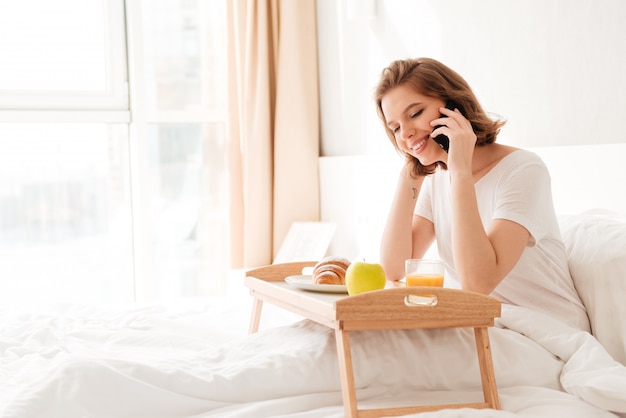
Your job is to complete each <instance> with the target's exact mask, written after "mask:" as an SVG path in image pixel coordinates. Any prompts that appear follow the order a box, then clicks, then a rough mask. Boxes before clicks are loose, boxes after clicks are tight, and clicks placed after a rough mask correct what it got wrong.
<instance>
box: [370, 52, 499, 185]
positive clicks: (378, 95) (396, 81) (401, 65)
mask: <svg viewBox="0 0 626 418" xmlns="http://www.w3.org/2000/svg"><path fill="white" fill-rule="evenodd" d="M404 84H406V85H408V86H411V87H412V88H413V89H415V91H416V92H418V93H420V94H423V95H426V96H429V97H438V98H441V99H442V100H443V101H444V102H447V101H448V100H451V101H452V102H454V104H455V107H456V108H458V109H459V111H460V112H461V113H462V114H463V116H465V117H466V118H467V119H468V120H469V121H470V122H471V124H472V128H473V130H474V133H475V134H476V145H477V146H483V145H486V144H491V143H493V142H495V141H496V138H497V136H498V133H499V132H500V128H501V127H502V125H504V124H505V121H503V120H493V119H491V118H489V116H487V114H486V113H485V111H484V110H483V108H482V106H481V105H480V103H479V102H478V99H477V98H476V96H475V95H474V92H473V91H472V89H471V88H470V86H469V84H467V82H466V81H465V80H464V79H463V77H461V76H460V75H459V74H458V73H457V72H456V71H454V70H452V69H451V68H449V67H447V66H445V65H444V64H442V63H440V62H439V61H437V60H434V59H431V58H415V59H406V60H397V61H393V62H392V63H391V64H390V65H389V66H388V67H387V68H385V69H384V70H383V71H382V73H381V76H380V81H379V82H378V86H376V91H375V94H374V97H375V100H376V110H377V112H378V116H379V117H380V119H381V120H382V121H383V125H384V126H385V131H386V132H387V136H389V139H391V143H392V144H393V146H394V147H395V148H396V150H397V151H398V152H399V153H401V154H403V155H404V156H405V157H406V158H407V160H408V161H411V163H412V165H413V170H412V172H413V175H414V176H423V175H427V174H432V173H434V172H435V169H436V168H437V166H441V167H443V168H444V169H445V168H447V167H446V164H445V163H443V162H441V161H439V162H436V163H434V164H431V165H429V166H424V165H422V164H421V163H420V162H419V161H418V160H417V158H415V157H413V156H411V155H408V154H406V153H404V152H403V151H402V150H400V148H399V147H398V144H397V143H396V139H395V136H394V134H393V132H392V131H391V129H389V128H388V127H387V121H386V120H385V115H384V114H383V110H382V107H381V102H382V99H383V96H384V95H385V94H386V93H387V92H388V91H389V90H391V89H393V88H394V87H397V86H400V85H404Z"/></svg>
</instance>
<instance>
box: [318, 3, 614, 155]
mask: <svg viewBox="0 0 626 418" xmlns="http://www.w3.org/2000/svg"><path fill="white" fill-rule="evenodd" d="M624 22H626V1H623V0H318V28H319V30H318V37H319V54H320V56H319V62H320V88H321V117H322V131H321V132H322V154H323V155H325V156H333V155H354V154H381V153H383V154H388V153H394V151H393V150H392V147H391V146H390V145H389V144H388V142H387V141H388V140H387V138H386V136H385V134H384V132H383V130H382V127H381V125H380V122H379V121H378V118H377V116H376V112H375V108H374V103H373V101H372V92H373V88H374V86H375V84H376V81H377V79H378V75H379V73H380V71H381V70H382V68H384V67H385V66H386V65H387V64H388V63H389V62H391V61H392V60H394V59H399V58H407V57H419V56H430V57H432V58H436V59H438V60H440V61H442V62H444V63H446V64H447V65H449V66H450V67H452V68H453V69H455V70H456V71H458V72H459V73H460V74H461V75H462V76H463V77H465V78H466V80H467V81H468V82H469V83H470V85H471V86H472V87H473V88H474V91H475V92H476V94H477V96H478V98H479V100H480V101H481V102H482V104H483V106H484V107H485V108H486V109H487V110H488V111H490V112H493V113H496V114H500V115H502V116H503V117H505V118H506V119H507V120H508V121H509V122H508V123H507V125H506V126H505V128H504V129H503V131H502V135H501V137H500V139H499V141H500V142H501V143H506V144H510V145H515V146H521V147H531V146H532V147H536V146H557V145H582V144H592V143H621V142H626V133H624V132H623V129H622V127H621V125H622V121H623V120H624V119H625V115H626V77H625V76H624V75H625V74H626V29H624Z"/></svg>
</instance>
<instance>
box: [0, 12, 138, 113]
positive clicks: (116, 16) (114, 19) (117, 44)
mask: <svg viewBox="0 0 626 418" xmlns="http://www.w3.org/2000/svg"><path fill="white" fill-rule="evenodd" d="M103 6H104V8H105V22H104V24H105V31H106V33H105V39H106V55H107V56H106V62H107V63H108V64H109V68H108V71H107V81H106V83H107V88H106V89H105V90H102V91H99V92H98V91H91V92H84V93H80V92H72V91H49V90H46V91H37V90H34V91H28V92H24V91H17V90H0V122H24V121H28V122H33V121H34V122H54V121H60V122H65V121H68V120H72V121H75V120H79V121H81V122H86V121H109V120H110V121H111V122H119V121H126V122H128V121H129V120H130V109H129V97H128V95H129V85H128V78H127V76H126V74H127V63H126V60H127V56H126V40H125V37H126V34H125V29H126V25H125V2H124V0H103ZM120 28H123V30H120ZM90 111H94V112H102V113H99V114H95V115H94V114H87V112H90ZM109 118H110V119H109Z"/></svg>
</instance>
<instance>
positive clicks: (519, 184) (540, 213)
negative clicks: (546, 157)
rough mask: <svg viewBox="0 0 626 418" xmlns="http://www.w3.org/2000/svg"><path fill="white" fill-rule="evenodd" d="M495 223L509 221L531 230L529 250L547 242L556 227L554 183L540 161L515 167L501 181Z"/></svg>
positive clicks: (495, 206)
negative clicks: (546, 237)
mask: <svg viewBox="0 0 626 418" xmlns="http://www.w3.org/2000/svg"><path fill="white" fill-rule="evenodd" d="M494 204H495V205H494V212H493V218H494V219H508V220H511V221H513V222H516V223H518V224H520V225H522V226H523V227H524V228H526V229H527V230H528V232H529V233H530V235H531V239H530V241H529V243H528V245H529V246H533V245H535V243H536V242H537V241H540V240H541V239H543V238H545V236H546V234H547V233H548V231H550V229H551V228H550V225H554V224H555V222H556V219H553V218H554V216H553V212H554V211H553V210H552V207H553V202H552V188H551V179H550V174H549V172H548V169H547V167H546V166H545V164H544V163H543V161H541V160H540V159H539V158H538V157H537V158H536V159H532V160H530V161H528V162H527V163H526V164H521V165H518V166H513V167H512V169H511V171H510V172H509V173H507V174H506V175H504V176H503V177H501V179H500V182H499V184H498V187H497V192H496V193H495V202H494Z"/></svg>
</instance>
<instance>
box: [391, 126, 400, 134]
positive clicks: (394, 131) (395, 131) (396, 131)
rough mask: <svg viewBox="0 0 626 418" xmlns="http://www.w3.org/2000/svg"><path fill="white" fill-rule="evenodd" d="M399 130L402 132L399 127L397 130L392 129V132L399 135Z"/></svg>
mask: <svg viewBox="0 0 626 418" xmlns="http://www.w3.org/2000/svg"><path fill="white" fill-rule="evenodd" d="M399 130H400V128H399V127H397V128H392V129H391V132H393V133H394V134H397V133H398V131H399Z"/></svg>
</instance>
